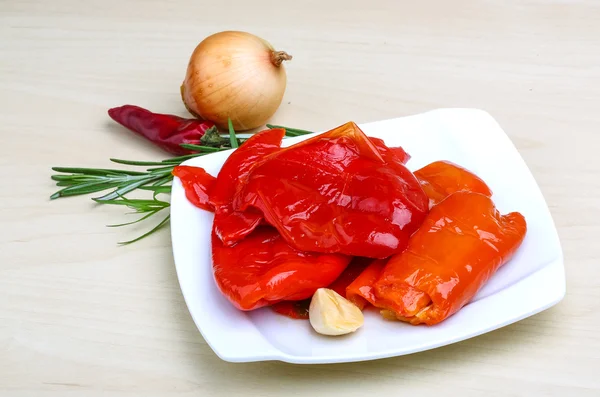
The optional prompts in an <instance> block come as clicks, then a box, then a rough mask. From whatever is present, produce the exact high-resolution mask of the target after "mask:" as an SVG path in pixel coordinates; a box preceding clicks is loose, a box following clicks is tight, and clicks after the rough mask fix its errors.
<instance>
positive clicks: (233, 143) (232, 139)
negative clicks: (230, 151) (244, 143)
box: [227, 117, 240, 148]
mask: <svg viewBox="0 0 600 397" xmlns="http://www.w3.org/2000/svg"><path fill="white" fill-rule="evenodd" d="M227 126H228V127H229V140H230V142H231V147H232V148H237V147H239V146H240V144H239V143H238V138H237V136H236V135H235V130H234V129H233V123H232V122H231V119H230V118H229V117H227Z"/></svg>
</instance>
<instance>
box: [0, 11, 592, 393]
mask: <svg viewBox="0 0 600 397" xmlns="http://www.w3.org/2000/svg"><path fill="white" fill-rule="evenodd" d="M269 4H271V2H270V1H266V0H254V1H242V0H239V1H214V2H207V1H185V2H183V1H182V2H176V1H168V0H163V1H126V0H120V1H116V0H94V1H85V2H83V1H75V0H56V1H53V2H43V1H35V0H27V1H26V0H22V1H3V2H1V3H0V48H1V51H0V120H1V123H0V134H1V135H0V136H1V140H2V149H1V150H2V156H1V157H0V164H1V165H0V172H1V175H2V179H3V181H4V182H3V183H2V187H1V188H0V189H1V190H0V194H1V197H2V206H1V207H0V221H1V224H2V231H1V233H2V238H1V240H0V244H1V249H0V395H2V396H74V395H77V396H79V395H81V396H84V395H85V396H100V395H109V396H188V395H189V396H192V395H193V396H218V395H223V396H225V395H244V396H279V395H287V394H290V395H311V396H315V395H339V396H364V395H365V394H367V393H377V395H400V394H401V395H415V393H418V395H419V396H434V395H439V394H444V395H445V394H446V393H447V392H448V391H455V392H456V393H457V394H460V395H462V396H465V395H466V396H471V395H472V396H481V395H486V396H496V395H527V396H532V395H555V396H563V395H567V393H570V394H571V395H576V396H598V395H600V376H599V375H600V337H599V336H598V329H599V327H600V316H599V314H598V313H599V311H600V292H599V291H600V288H599V283H598V278H599V277H600V267H599V266H598V257H599V254H600V251H599V250H598V247H599V246H600V242H599V238H598V236H599V235H600V226H599V224H600V211H599V207H600V204H599V203H600V199H599V197H600V177H599V176H598V175H599V172H600V157H599V156H598V151H599V149H600V128H599V126H600V111H599V109H598V107H599V104H600V23H599V21H600V4H599V3H598V2H597V1H594V0H580V1H570V2H568V1H558V0H548V1H539V0H531V1H501V0H490V1H473V0H461V1H453V2H450V1H420V2H416V1H411V2H409V1H405V2H400V1H394V0H389V1H383V0H381V1H374V2H364V1H354V0H346V1H342V0H335V1H326V2H322V1H314V2H312V1H311V2H307V1H301V2H279V3H278V4H277V5H269ZM272 4H275V3H272ZM226 29H237V30H247V31H250V32H253V33H255V34H257V35H259V36H261V37H264V38H266V39H267V40H269V41H271V42H272V43H273V44H274V45H275V46H276V47H278V48H281V49H285V50H287V51H289V52H290V53H292V54H293V55H294V59H293V61H292V62H291V63H289V65H288V76H289V83H288V89H287V92H286V96H285V99H284V102H283V104H282V106H281V108H280V109H279V111H278V113H277V114H276V115H275V117H274V118H273V121H274V122H278V123H282V124H283V123H285V124H287V125H293V126H300V127H304V128H307V129H315V130H317V129H325V128H328V127H332V126H335V125H337V124H340V123H342V122H345V121H348V120H354V121H356V122H359V123H361V122H368V121H374V120H380V119H385V118H392V117H398V116H402V115H409V114H414V113H418V112H422V111H426V110H430V109H433V108H439V107H477V108H482V109H485V110H487V111H488V112H490V113H491V114H492V115H493V116H494V117H495V118H496V119H497V120H498V121H499V122H500V124H501V125H502V126H503V128H504V129H505V130H506V131H507V133H508V134H509V135H510V137H511V138H512V139H513V141H514V143H515V144H516V146H517V147H518V149H519V151H520V153H521V154H522V155H523V157H524V158H525V160H526V162H527V163H528V165H529V166H530V167H531V169H532V172H533V173H534V175H535V177H536V179H537V181H538V182H539V184H540V186H541V189H542V190H543V193H544V194H545V196H546V199H547V202H548V205H549V206H550V209H551V211H552V214H553V216H554V219H555V221H556V224H557V226H558V229H559V233H560V237H561V240H562V244H563V248H564V253H565V266H566V273H567V283H568V284H567V296H566V298H565V299H564V300H563V301H562V302H561V303H560V304H559V305H557V306H556V307H554V308H552V309H550V310H548V311H546V312H543V313H541V314H539V315H536V316H534V317H532V318H529V319H526V320H524V321H521V322H519V323H517V324H514V325H511V326H508V327H506V328H503V329H500V330H498V331H495V332H492V333H489V334H486V335H483V336H480V337H477V338H474V339H471V340H468V341H465V342H462V343H458V344H455V345H451V346H447V347H443V348H439V349H436V350H433V351H428V352H424V353H420V354H414V355H410V356H405V357H399V358H392V359H385V360H379V361H373V362H366V363H354V364H345V365H323V366H294V365H289V364H282V363H277V362H269V363H254V364H229V363H226V362H223V361H221V360H219V359H218V358H217V357H216V356H215V354H214V353H213V352H212V351H211V349H210V348H209V347H208V346H207V345H206V343H205V342H204V340H203V339H202V337H201V336H200V334H199V333H198V331H197V329H196V327H195V326H194V323H193V322H192V320H191V318H190V316H189V314H188V311H187V309H186V306H185V304H184V301H183V299H182V296H181V292H180V290H179V287H178V282H177V279H176V275H175V270H174V265H173V259H172V256H171V248H170V247H171V246H170V244H171V243H170V239H169V234H168V230H167V229H165V230H163V231H162V232H161V233H160V234H158V235H155V236H153V237H151V238H149V239H147V240H144V241H141V242H139V243H136V244H133V245H130V246H125V247H119V246H117V244H116V243H117V241H120V240H122V239H126V238H128V237H132V236H134V233H136V232H140V231H142V230H143V229H142V228H140V229H134V230H131V229H110V228H106V227H104V225H105V224H109V223H117V222H119V221H122V220H123V218H124V216H125V215H123V212H124V211H123V209H122V208H103V207H106V206H99V207H96V206H94V205H93V203H92V202H91V201H90V200H89V199H88V198H87V197H79V198H71V199H61V200H58V201H54V202H50V201H49V200H48V197H49V195H50V194H51V193H52V192H53V191H54V190H55V187H54V185H53V183H52V181H51V180H50V174H51V171H50V167H51V166H56V165H71V166H90V167H105V166H108V165H109V163H108V158H109V157H120V158H131V159H160V158H162V157H164V154H163V153H162V152H160V151H159V150H158V149H155V148H154V147H152V146H151V145H149V144H147V143H145V142H144V141H142V140H141V139H139V138H137V137H134V136H133V135H132V134H128V133H125V132H124V131H123V130H122V129H120V128H117V127H116V126H115V125H114V124H112V123H110V120H109V118H108V116H107V114H106V110H107V109H108V108H109V107H111V106H116V105H121V104H125V103H132V104H138V105H141V106H144V107H147V108H150V109H153V110H155V111H160V112H165V113H177V114H181V115H185V110H184V108H183V106H182V104H181V102H180V99H179V84H180V83H181V81H182V79H183V75H184V72H185V67H186V64H187V61H188V57H189V55H190V54H191V51H192V50H193V48H194V46H195V45H196V44H197V43H198V42H199V41H201V40H202V39H203V38H204V37H205V36H207V35H208V34H210V33H213V32H216V31H220V30H226ZM145 227H147V225H146V226H145ZM409 393H412V394H409Z"/></svg>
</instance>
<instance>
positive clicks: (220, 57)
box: [181, 31, 292, 131]
mask: <svg viewBox="0 0 600 397" xmlns="http://www.w3.org/2000/svg"><path fill="white" fill-rule="evenodd" d="M290 59H292V57H291V56H290V55H289V54H287V53H286V52H284V51H275V50H274V49H273V47H272V46H271V44H269V43H268V42H266V41H265V40H263V39H261V38H260V37H257V36H255V35H252V34H250V33H246V32H235V31H226V32H220V33H216V34H214V35H212V36H209V37H207V38H206V39H204V40H203V41H202V42H201V43H200V44H198V46H197V47H196V49H195V50H194V53H193V54H192V56H191V58H190V62H189V64H188V69H187V74H186V76H185V80H184V82H183V85H182V86H181V96H182V98H183V102H184V103H185V105H186V107H187V108H188V110H189V111H190V112H191V113H193V114H195V115H196V116H199V117H201V118H203V119H207V120H210V121H213V122H214V123H215V124H217V126H219V127H221V128H227V119H228V118H231V121H232V122H233V127H234V128H235V129H236V130H242V131H243V130H248V129H252V128H256V127H260V126H261V125H263V124H264V123H265V122H266V121H267V120H268V119H269V118H270V117H271V116H272V115H273V114H274V113H275V111H276V110H277V108H278V107H279V105H280V104H281V100H282V99H283V93H284V92H285V87H286V80H287V78H286V74H285V69H284V67H283V65H282V62H283V61H288V60H290Z"/></svg>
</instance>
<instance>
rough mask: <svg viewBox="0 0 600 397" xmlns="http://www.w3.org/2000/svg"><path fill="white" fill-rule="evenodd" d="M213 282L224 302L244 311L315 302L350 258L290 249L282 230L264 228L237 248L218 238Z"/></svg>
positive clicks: (214, 238) (254, 232)
mask: <svg viewBox="0 0 600 397" xmlns="http://www.w3.org/2000/svg"><path fill="white" fill-rule="evenodd" d="M212 259H213V271H214V278H215V281H216V282H217V286H218V287H219V289H220V291H221V292H222V293H223V295H224V296H225V297H227V299H228V300H229V301H230V302H231V303H232V304H233V305H234V306H235V307H237V308H238V309H240V310H253V309H257V308H259V307H263V306H268V305H273V304H275V303H278V302H281V301H299V300H303V299H307V298H310V297H311V296H312V295H313V294H314V292H315V291H316V290H317V289H319V288H321V287H326V286H328V285H329V284H331V283H332V282H333V281H334V280H335V279H336V278H337V277H338V276H339V275H340V274H341V273H342V271H343V270H344V269H345V268H346V266H347V265H348V263H349V262H350V260H351V258H350V257H348V256H344V255H336V254H317V253H307V252H301V251H298V250H296V249H294V248H292V247H290V246H289V245H288V244H287V243H286V241H285V240H284V239H283V238H282V237H281V235H280V234H279V233H278V232H277V230H275V229H273V228H271V227H264V226H263V227H259V228H257V229H256V230H254V231H253V232H252V233H251V234H250V235H248V236H246V237H245V238H244V239H242V240H240V241H239V242H238V243H237V244H236V245H234V246H233V247H226V246H225V245H223V243H222V242H221V240H220V239H219V238H218V237H217V236H216V235H215V234H214V233H213V237H212Z"/></svg>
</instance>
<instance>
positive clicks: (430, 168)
mask: <svg viewBox="0 0 600 397" xmlns="http://www.w3.org/2000/svg"><path fill="white" fill-rule="evenodd" d="M415 176H416V177H417V179H418V180H419V182H420V183H421V187H422V188H423V191H425V193H426V194H427V196H428V197H429V201H430V204H431V206H433V205H435V204H437V203H439V202H440V201H442V200H443V199H445V198H446V197H447V196H449V195H450V194H452V193H455V192H459V191H461V190H464V191H469V192H475V193H481V194H483V195H485V196H488V197H492V191H491V190H490V188H489V187H488V186H487V185H486V184H485V182H484V181H483V180H482V179H481V178H479V177H478V176H477V175H475V174H473V173H472V172H471V171H469V170H467V169H466V168H463V167H461V166H459V165H456V164H454V163H452V162H450V161H436V162H434V163H431V164H429V165H426V166H425V167H423V168H421V169H419V170H417V171H415Z"/></svg>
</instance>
